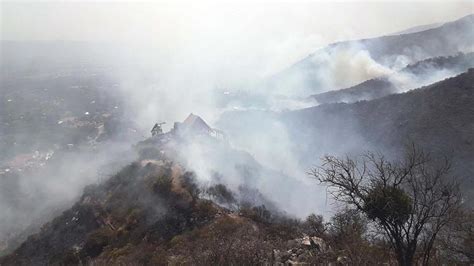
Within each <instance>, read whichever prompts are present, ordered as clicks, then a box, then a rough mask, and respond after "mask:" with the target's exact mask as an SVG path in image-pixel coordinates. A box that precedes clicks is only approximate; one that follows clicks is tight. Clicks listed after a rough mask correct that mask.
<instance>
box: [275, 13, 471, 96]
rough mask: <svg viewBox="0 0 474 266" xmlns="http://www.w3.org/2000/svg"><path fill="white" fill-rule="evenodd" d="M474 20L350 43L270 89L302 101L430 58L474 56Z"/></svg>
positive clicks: (316, 57) (312, 59)
mask: <svg viewBox="0 0 474 266" xmlns="http://www.w3.org/2000/svg"><path fill="white" fill-rule="evenodd" d="M473 45H474V14H473V15H468V16H466V17H463V18H460V19H458V20H456V21H453V22H448V23H445V24H443V25H441V26H439V27H436V28H432V29H427V30H423V31H419V32H413V33H407V34H401V35H389V36H382V37H377V38H370V39H362V40H354V41H345V42H338V43H334V44H331V45H329V46H327V47H325V48H322V49H320V50H318V51H316V52H314V53H312V54H310V55H309V56H308V57H306V58H305V59H303V60H301V61H299V62H297V63H295V64H294V65H292V66H291V67H290V68H288V69H286V70H284V71H283V72H281V73H279V74H277V75H275V76H273V77H272V78H271V79H269V80H268V82H267V84H266V86H267V87H268V88H269V89H272V90H273V91H274V92H276V93H280V92H282V91H283V92H284V91H288V88H291V89H292V92H293V93H296V94H298V95H299V96H301V95H302V94H306V95H308V94H311V93H317V92H325V91H329V90H334V89H341V88H344V87H346V88H347V87H350V86H354V85H356V84H358V83H360V82H363V81H365V80H368V79H371V78H375V77H378V76H381V75H384V74H387V73H388V72H389V70H390V69H400V68H403V67H404V66H405V65H408V64H410V63H414V62H417V61H420V60H424V59H427V58H430V57H437V56H449V55H453V54H456V53H458V52H463V51H472V49H473Z"/></svg>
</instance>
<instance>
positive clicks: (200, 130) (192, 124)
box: [172, 113, 226, 140]
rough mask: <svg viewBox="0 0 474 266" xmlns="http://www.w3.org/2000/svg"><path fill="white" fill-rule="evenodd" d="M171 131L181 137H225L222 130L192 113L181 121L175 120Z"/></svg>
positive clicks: (220, 138)
mask: <svg viewBox="0 0 474 266" xmlns="http://www.w3.org/2000/svg"><path fill="white" fill-rule="evenodd" d="M172 132H173V134H175V135H178V136H181V137H184V136H209V137H212V138H215V139H219V140H225V139H226V137H225V134H224V133H223V132H222V131H220V130H217V129H213V128H211V127H210V126H209V125H208V124H207V123H206V122H205V121H204V120H203V119H202V118H201V117H199V116H197V115H194V114H192V113H191V114H190V115H189V116H188V117H187V118H186V119H185V120H184V121H183V122H182V123H180V122H175V123H174V127H173V129H172Z"/></svg>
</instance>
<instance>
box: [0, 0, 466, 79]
mask: <svg viewBox="0 0 474 266" xmlns="http://www.w3.org/2000/svg"><path fill="white" fill-rule="evenodd" d="M0 9H1V13H0V14H1V19H0V23H1V32H0V38H1V39H2V40H62V41H63V40H66V41H71V40H75V41H90V42H114V43H117V44H119V45H123V46H128V47H133V49H131V50H133V51H140V50H144V49H142V47H146V48H147V49H145V50H146V51H147V52H148V51H156V53H159V54H160V55H168V56H172V57H174V58H175V60H179V59H182V58H186V60H190V61H193V60H194V61H203V60H205V61H207V62H201V63H202V64H203V65H218V66H219V68H221V69H224V70H225V71H227V72H229V71H235V69H236V68H238V69H239V72H240V73H241V72H244V73H245V74H246V75H251V74H253V77H252V78H255V77H262V76H266V75H271V74H272V73H275V72H278V71H279V70H281V69H284V68H285V67H287V66H288V65H291V64H292V63H293V62H296V61H298V60H299V59H301V58H304V57H305V56H307V55H308V54H309V53H311V52H313V51H314V50H316V49H318V48H320V47H323V46H324V45H327V44H329V43H332V42H336V41H342V40H347V39H359V38H367V37H375V36H379V35H384V34H388V33H392V32H397V31H400V30H404V29H406V28H410V27H413V26H416V25H423V24H431V23H438V22H444V21H450V20H455V19H457V18H460V17H462V16H465V15H468V14H471V13H474V1H463V2H454V1H438V2H429V1H415V2H413V1H395V2H394V1H331V2H326V1H265V0H257V1H226V0H224V1H199V0H195V1H184V0H181V1H179V0H178V1H126V2H123V1H122V2H118V1H56V2H51V1H33V2H29V1H22V0H17V1H2V2H0ZM149 49H151V50H149ZM203 54H205V55H206V56H204V57H203V56H202V55H203ZM177 58H178V59H177ZM229 66H232V67H229ZM242 69H244V70H245V71H243V70H242ZM212 71H214V70H212ZM237 78H241V77H237Z"/></svg>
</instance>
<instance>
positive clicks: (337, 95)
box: [311, 78, 397, 104]
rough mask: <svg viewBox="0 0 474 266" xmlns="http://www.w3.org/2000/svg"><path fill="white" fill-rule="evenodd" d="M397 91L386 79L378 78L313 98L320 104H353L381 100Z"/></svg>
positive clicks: (316, 95) (312, 96)
mask: <svg viewBox="0 0 474 266" xmlns="http://www.w3.org/2000/svg"><path fill="white" fill-rule="evenodd" d="M396 91H397V89H396V88H395V86H393V84H392V83H391V82H390V81H389V80H387V79H386V78H376V79H369V80H367V81H364V82H362V83H360V84H358V85H355V86H353V87H350V88H347V89H341V90H336V91H328V92H323V93H319V94H315V95H311V98H313V99H315V100H316V101H317V102H318V104H328V103H351V102H357V101H362V100H372V99H377V98H381V97H384V96H387V95H389V94H392V93H395V92H396Z"/></svg>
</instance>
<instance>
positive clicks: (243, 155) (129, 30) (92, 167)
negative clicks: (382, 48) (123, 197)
mask: <svg viewBox="0 0 474 266" xmlns="http://www.w3.org/2000/svg"><path fill="white" fill-rule="evenodd" d="M50 5H53V4H46V5H45V6H42V7H41V8H42V10H43V11H45V12H46V13H48V14H51V10H53V11H54V13H55V14H58V15H57V16H43V15H42V16H39V17H47V19H45V18H43V19H44V20H43V19H38V16H31V15H32V13H35V12H31V10H33V9H32V8H38V6H41V5H33V6H23V7H15V8H13V10H15V9H18V10H19V11H21V12H2V15H5V17H6V19H5V22H6V23H5V27H4V28H5V34H6V36H13V37H17V39H25V37H24V36H30V37H31V36H33V38H32V39H34V40H38V39H49V40H56V39H61V40H62V39H66V40H75V39H76V38H78V39H84V40H94V42H59V44H58V42H54V41H49V42H30V43H27V44H24V43H22V44H21V45H20V44H19V43H12V44H11V45H12V46H14V48H15V49H17V50H16V51H14V52H12V51H11V50H8V49H6V47H5V45H4V44H3V43H2V47H1V48H2V49H1V54H0V56H1V58H0V59H1V60H0V61H1V64H2V86H1V87H2V88H1V90H2V91H1V92H2V94H1V95H0V96H1V97H0V112H1V115H2V116H1V120H0V122H1V123H0V124H1V125H2V126H8V129H11V130H10V131H9V130H7V129H5V128H1V127H0V133H2V137H4V136H7V137H5V138H4V139H6V141H4V142H3V140H2V145H3V146H2V150H4V151H5V152H2V155H4V154H3V153H7V152H6V151H7V150H9V151H11V152H8V154H7V155H5V158H4V160H3V161H2V165H3V163H5V162H9V161H10V160H11V159H13V158H14V157H15V156H16V155H22V154H24V153H27V154H29V153H31V152H34V150H35V149H36V148H37V147H44V150H49V149H52V150H54V151H55V152H56V153H55V156H58V157H55V160H56V161H55V162H48V163H47V169H46V170H44V171H40V172H38V173H33V174H28V175H25V174H23V173H22V174H21V175H20V178H18V179H13V180H14V181H13V183H11V184H10V183H9V184H8V185H6V186H3V187H2V189H4V190H2V194H1V195H0V196H2V199H5V200H2V201H1V202H0V208H1V209H2V210H5V211H4V212H3V213H2V214H1V215H0V220H1V223H0V224H1V226H0V239H2V238H3V237H5V236H6V235H8V232H13V231H15V232H18V231H21V230H23V229H24V228H25V227H27V226H28V225H29V223H28V222H27V221H28V220H35V219H40V218H41V217H44V216H47V215H48V213H50V211H51V209H56V208H57V209H63V208H66V207H67V206H69V205H70V204H71V203H72V202H73V201H74V199H76V198H77V196H78V195H80V193H81V191H82V189H83V187H84V186H85V185H87V184H90V183H94V182H97V181H98V179H99V177H100V176H102V178H106V177H107V176H108V175H109V174H110V173H113V172H114V171H116V170H117V169H118V168H119V167H120V166H121V165H123V164H125V163H126V162H128V161H131V160H133V159H134V154H133V153H132V152H131V151H129V149H128V148H129V147H130V145H132V144H134V143H135V142H136V141H137V139H144V138H146V137H148V136H149V130H150V129H151V127H152V126H153V124H154V123H155V122H158V121H165V122H167V124H166V125H165V130H168V129H169V128H170V127H171V125H172V124H173V122H175V121H182V120H183V119H184V118H185V117H186V116H187V115H188V114H189V113H195V114H198V115H200V116H201V117H203V118H204V119H205V120H206V121H207V122H208V123H209V124H210V125H215V126H216V127H217V128H220V129H223V130H225V132H226V133H227V134H228V135H229V141H230V143H229V146H224V147H212V145H211V147H209V145H202V144H199V143H192V144H189V145H185V146H179V147H178V152H179V158H180V160H182V161H184V162H185V163H186V165H187V167H188V168H189V170H192V171H195V172H196V174H197V177H198V179H199V182H201V183H203V184H205V183H212V182H216V180H215V174H216V173H219V175H220V176H221V178H220V181H221V182H223V183H225V184H227V185H228V186H229V187H231V188H232V189H233V190H234V191H238V189H239V187H241V186H248V187H252V188H257V189H258V190H259V191H261V193H263V194H264V195H265V196H266V197H267V198H269V199H270V200H271V201H273V202H275V203H276V204H277V206H278V207H279V208H281V209H282V210H284V211H286V212H288V213H289V214H292V215H296V216H299V217H304V216H305V215H307V214H309V213H310V212H317V213H322V212H325V211H327V210H328V209H330V206H328V205H327V202H326V194H325V191H324V189H323V188H321V187H318V186H317V185H315V183H314V182H313V180H310V179H309V178H308V177H307V175H306V172H307V171H308V170H309V168H310V167H311V166H312V164H314V163H317V162H318V160H319V158H320V156H322V155H324V154H325V153H332V154H345V153H348V152H353V151H359V150H362V149H363V150H366V149H369V148H371V147H368V146H366V143H365V142H364V140H362V139H361V138H360V137H359V136H358V133H357V130H356V128H357V125H354V124H353V123H352V122H351V121H347V125H346V126H345V127H346V128H348V129H347V132H345V134H339V133H338V132H324V130H323V131H321V133H320V135H317V136H314V135H310V134H309V133H308V132H309V131H307V130H306V128H307V126H308V125H302V124H298V123H297V122H294V123H293V124H292V126H289V124H288V123H286V122H285V121H283V120H282V118H281V115H282V114H285V111H286V110H298V109H303V108H306V107H310V106H314V105H315V103H314V102H312V101H311V100H307V96H309V95H310V94H311V93H314V92H315V91H328V90H335V89H340V88H345V87H349V86H352V85H355V84H357V83H360V82H362V81H365V80H368V79H371V78H376V77H382V76H389V77H390V79H391V81H392V82H393V83H394V84H397V87H399V88H400V91H405V90H408V89H411V88H415V87H416V86H418V85H419V84H428V83H431V82H433V81H436V80H438V79H440V78H442V77H444V76H445V75H450V73H449V71H446V72H443V70H440V71H437V72H435V73H436V74H434V75H429V76H426V77H421V78H420V77H419V76H416V75H411V74H403V75H402V74H400V75H399V74H398V70H399V69H401V68H402V67H404V66H406V65H407V64H408V63H411V62H413V60H414V59H420V58H425V57H426V56H427V53H425V52H424V51H423V49H421V48H415V49H408V50H407V51H405V52H404V55H403V56H401V55H397V57H386V58H383V59H379V58H378V57H377V56H375V55H374V54H373V53H372V52H371V51H370V49H369V47H365V46H364V44H362V43H356V42H354V43H353V44H351V45H349V46H335V47H333V46H331V48H329V49H321V50H319V51H318V52H317V53H315V54H313V55H311V56H309V57H308V58H307V60H306V61H305V62H307V63H308V64H309V65H310V66H315V65H316V66H318V67H316V68H314V69H309V70H308V69H305V68H298V69H296V70H295V71H293V72H291V73H290V75H287V76H285V78H284V79H279V80H278V82H277V83H272V82H268V79H269V78H268V76H269V75H271V74H273V73H276V72H278V71H280V70H282V69H286V68H287V66H288V65H290V64H291V63H292V62H296V61H298V60H299V59H300V58H301V57H302V56H304V55H305V54H307V53H310V52H313V51H314V50H315V48H316V47H321V46H323V45H324V44H326V43H328V42H331V41H335V40H338V39H348V38H354V37H358V38H359V37H365V36H368V35H376V34H380V33H381V32H384V31H386V30H387V29H386V28H382V29H379V30H372V31H371V33H370V34H368V35H366V34H365V32H364V34H361V32H362V31H355V32H352V31H349V30H347V28H348V27H347V25H350V24H349V22H348V21H347V20H345V17H346V14H344V12H324V11H318V12H322V14H323V15H324V16H322V17H324V18H326V19H321V20H320V21H318V23H315V21H314V18H315V17H317V16H315V15H314V14H313V13H312V12H309V11H308V10H306V7H304V6H303V7H302V6H299V7H297V8H294V9H293V8H291V10H292V11H293V12H287V11H288V6H287V5H283V6H274V7H271V8H267V6H266V5H262V6H258V7H259V8H256V7H255V6H252V5H245V6H234V5H231V6H230V7H222V6H220V5H213V4H211V5H204V6H199V5H198V4H195V5H191V6H186V8H183V5H178V6H168V5H164V6H161V5H160V6H158V8H157V7H156V6H153V5H151V4H148V3H147V4H146V5H145V8H143V7H142V8H137V7H136V6H133V5H132V7H131V6H128V5H126V6H117V5H115V4H110V5H107V4H101V5H99V6H101V7H98V8H97V9H90V8H89V7H88V6H87V5H86V6H83V5H81V6H74V5H72V6H70V5H67V4H60V5H58V6H57V7H54V8H51V6H50ZM317 7H318V8H316V9H319V5H318V6H317ZM130 8H131V9H130ZM339 8H341V7H339ZM342 8H343V7H342ZM108 9H111V10H113V12H111V13H106V12H104V10H108ZM137 9H138V11H140V12H136V11H137ZM18 10H17V11H18ZM25 10H30V11H29V12H26V11H25ZM58 10H59V11H64V12H58ZM84 10H85V11H84ZM321 10H327V7H324V8H322V9H321ZM331 10H332V11H334V9H331ZM89 12H90V13H89ZM154 12H156V13H154ZM351 12H352V13H353V14H354V19H355V21H359V20H360V14H359V13H358V12H355V13H354V11H351ZM7 13H8V14H16V15H15V16H14V17H12V15H8V14H7ZM39 13H41V12H39ZM326 13H327V14H326ZM334 13H337V14H339V15H338V16H339V18H340V19H341V20H340V21H342V22H344V23H342V24H343V25H339V26H338V29H340V31H337V30H332V28H331V27H330V26H332V25H333V24H331V23H334V21H335V20H330V19H329V18H330V16H331V15H334ZM77 14H79V16H80V15H83V16H84V17H83V18H80V19H77ZM110 14H113V15H114V16H111V15H110ZM285 14H291V15H290V17H288V16H286V15H285ZM414 17H415V18H416V19H417V20H416V21H418V17H419V15H418V12H417V13H416V16H414ZM117 18H123V20H122V19H117ZM243 18H246V19H243ZM21 19H23V20H21ZM74 19H77V20H74ZM63 21H67V22H69V24H68V23H61V22H63ZM71 21H73V22H71ZM78 21H80V22H81V23H82V24H81V27H84V28H85V29H87V30H84V31H81V30H78V28H79V27H77V25H79V23H78ZM400 21H404V20H403V19H400ZM2 22H3V21H2ZM40 22H42V23H40ZM23 23H25V24H23ZM71 23H72V24H71ZM372 24H374V23H373V19H371V20H370V23H366V25H372ZM377 24H378V23H377ZM386 24H391V23H386ZM25 25H29V26H30V27H31V28H28V27H27V26H25ZM44 25H49V26H51V28H52V29H54V30H50V31H45V32H44V33H43V29H45V28H49V27H46V26H44ZM104 25H105V26H104ZM312 25H319V26H320V28H317V29H313V26H312ZM2 26H3V25H2ZM38 26H39V27H40V28H41V30H36V31H35V30H34V29H37V27H38ZM68 26H74V27H70V28H68ZM2 29H3V28H2ZM308 29H311V30H308ZM382 30H383V31H382ZM390 31H391V30H390ZM74 33H77V35H74ZM28 34H29V35H28ZM41 34H44V35H41ZM18 36H19V37H18ZM26 39H28V38H26ZM98 40H99V41H107V43H100V42H96V41H98ZM32 47H34V48H33V49H31V48H32ZM25 51H28V53H26V52H25ZM386 61H389V62H390V63H386ZM10 63H14V64H10ZM6 66H9V67H8V68H7V67H6ZM283 72H285V71H283ZM65 76H67V77H68V78H64V77H65ZM91 77H96V78H97V80H95V79H91ZM308 77H309V79H310V81H311V82H308V80H307V78H308ZM102 79H105V80H107V81H109V82H105V83H103V82H101V80H102ZM12 80H13V81H12ZM41 80H47V81H48V82H46V83H40V82H39V81H41ZM314 80H317V82H316V83H312V82H313V81H314ZM28 82H29V83H28ZM78 83H81V84H79V85H81V86H79V87H80V88H81V89H80V90H77V91H76V92H77V94H74V95H71V94H72V92H74V91H75V90H74V88H77V87H74V86H78ZM83 83H86V84H83ZM31 84H41V85H31ZM308 84H311V86H308ZM274 85H275V86H274ZM38 86H41V87H38ZM83 86H84V87H95V88H97V89H98V91H100V95H102V96H101V97H102V98H105V99H106V100H107V99H111V98H118V99H119V100H117V101H113V102H111V103H108V102H107V101H99V100H98V99H96V98H91V99H87V101H86V100H84V103H82V102H81V101H80V99H81V96H82V95H86V94H87V95H88V94H90V91H88V90H82V88H83ZM19 88H24V90H21V92H22V93H21V94H20V95H19V97H17V98H14V97H13V96H12V97H10V93H12V91H15V90H19ZM51 88H57V91H54V92H51V95H52V96H54V97H51V98H47V99H43V98H41V97H42V96H41V95H43V94H41V93H39V91H41V90H43V89H51ZM66 88H69V89H70V90H66ZM71 88H72V89H71ZM7 92H8V94H7ZM30 94H34V97H31V100H30V101H28V104H25V105H16V103H15V105H16V106H17V109H10V108H11V107H10V106H12V104H10V105H7V104H5V103H6V102H8V100H9V99H13V100H14V101H16V100H17V99H26V98H29V96H28V95H30ZM64 95H69V97H70V98H72V99H70V101H69V102H67V104H65V105H66V106H68V107H70V106H74V108H71V109H74V110H71V109H69V110H68V109H55V106H61V105H62V102H63V101H64V98H67V97H63V96H64ZM56 96H58V97H56ZM97 98H99V97H97ZM38 99H39V100H38ZM66 101H67V100H66ZM93 101H94V102H95V103H94V104H92V102H93ZM77 102H81V103H80V104H78V103H77ZM106 102H107V104H106ZM86 103H87V104H86ZM101 105H103V107H104V108H103V109H104V110H101V109H100V108H99V107H97V106H101ZM31 106H40V107H41V108H39V109H38V110H37V109H33V108H31ZM20 109H24V110H20ZM45 110H50V111H51V112H50V113H48V112H46V111H45ZM111 110H118V111H116V112H120V113H121V116H120V117H118V118H117V119H115V120H107V121H109V122H110V123H111V124H112V125H116V127H117V128H116V131H118V132H120V133H124V132H126V134H124V135H125V136H124V137H123V138H122V139H120V141H118V140H115V139H112V140H110V141H104V142H103V144H101V145H96V146H95V150H93V151H91V150H87V151H79V150H77V151H71V152H70V153H69V152H65V153H63V152H62V150H63V149H64V148H65V147H68V145H69V144H74V147H77V146H82V145H84V146H87V147H88V148H91V146H94V144H92V145H91V143H95V141H96V140H97V138H95V137H90V136H91V134H89V132H88V131H94V130H95V129H91V128H89V127H82V126H81V125H83V124H87V123H86V122H84V121H87V119H88V117H87V116H89V115H90V116H91V117H92V116H93V115H94V116H95V115H97V116H98V117H105V116H106V117H109V116H108V115H112V116H113V114H114V113H113V111H111ZM232 110H240V111H239V112H234V111H232ZM20 111H21V113H22V115H24V117H27V116H26V115H25V114H23V113H29V114H41V115H38V116H31V117H29V116H28V119H29V120H27V119H24V117H23V118H21V119H20V118H19V117H20V115H18V118H17V117H16V115H17V114H19V113H20ZM55 112H57V113H55ZM114 112H115V111H114ZM42 113H45V114H44V115H42ZM86 113H87V115H86ZM43 117H46V118H43ZM71 117H73V118H71ZM81 117H82V118H83V119H82V118H81ZM64 118H71V119H73V121H76V122H77V125H79V126H77V127H75V126H74V127H72V128H69V129H67V132H66V133H67V134H66V135H68V134H70V135H68V136H70V137H69V138H67V141H64V142H61V143H57V142H59V141H56V134H54V132H58V131H59V129H58V123H59V121H64V120H65V119H64ZM80 118H81V119H80ZM318 120H319V121H327V123H329V124H330V123H331V122H332V121H331V119H330V118H327V117H324V118H318ZM19 121H21V122H19ZM130 121H132V122H130ZM35 122H37V123H38V124H44V125H45V128H47V129H44V130H43V128H41V130H40V129H39V128H37V127H36V124H34V123H35ZM6 123H8V125H7V124H6ZM17 123H18V124H17ZM32 124H34V126H32ZM19 125H20V126H19ZM21 125H28V126H21ZM95 126H97V125H96V124H94V128H96V127H95ZM102 126H104V125H102ZM328 128H329V126H328ZM82 130H84V131H87V132H82ZM7 131H8V132H7ZM135 132H136V133H135ZM294 132H298V134H295V133H294ZM40 133H41V134H40ZM128 133H130V134H128ZM131 133H133V134H131ZM51 135H54V138H52V136H51ZM57 135H62V131H61V134H57ZM92 135H94V134H92ZM130 135H133V136H130ZM20 136H21V137H20ZM50 138H52V139H53V140H51V139H50ZM58 138H59V137H58ZM314 138H316V139H318V142H317V143H318V145H315V146H312V147H308V146H311V143H314V142H312V139H314ZM20 139H21V142H22V144H24V145H21V144H15V143H17V142H20ZM341 139H344V141H343V142H341ZM29 140H31V142H28V141H29ZM23 142H24V143H23ZM71 142H74V143H71ZM38 143H39V144H38ZM10 144H11V145H10ZM14 145H17V146H22V147H21V149H20V148H18V149H15V150H13V149H12V150H10V149H9V148H11V147H13V146H14ZM60 151H61V152H60ZM0 158H3V156H2V157H0ZM116 161H118V162H119V163H118V164H114V165H113V166H110V164H109V163H111V162H116ZM109 166H110V167H109ZM104 167H105V169H106V171H105V174H104V173H103V174H102V175H100V171H101V169H104ZM2 169H3V168H2ZM2 178H3V176H2ZM5 180H6V179H5ZM9 182H10V181H9ZM12 187H16V189H17V190H15V191H13V190H10V188H12ZM12 191H13V192H12ZM17 200H18V201H17ZM48 218H49V217H48ZM46 219H47V218H45V220H46ZM19 221H25V223H20V222H19Z"/></svg>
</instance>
